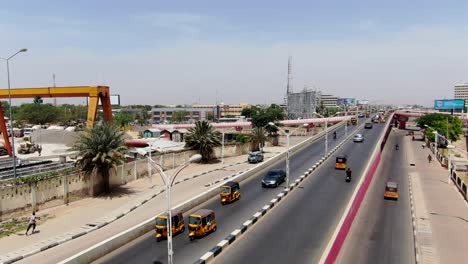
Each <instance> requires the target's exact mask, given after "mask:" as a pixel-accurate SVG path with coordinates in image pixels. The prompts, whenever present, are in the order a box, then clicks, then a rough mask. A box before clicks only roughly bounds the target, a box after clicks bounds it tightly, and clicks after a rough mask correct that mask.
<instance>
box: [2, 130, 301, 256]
mask: <svg viewBox="0 0 468 264" xmlns="http://www.w3.org/2000/svg"><path fill="white" fill-rule="evenodd" d="M306 138H308V137H293V138H291V145H294V144H297V143H299V142H301V141H303V140H305V139H306ZM284 150H285V147H282V146H278V147H266V148H265V152H266V153H265V160H267V159H268V158H270V157H272V156H274V155H276V154H278V153H279V152H282V151H284ZM246 160H247V158H246V155H242V156H237V157H228V158H225V159H224V164H221V163H220V162H219V163H216V164H191V165H190V166H188V167H187V168H186V169H184V170H183V171H182V172H181V173H180V174H179V176H178V178H177V181H176V184H175V185H174V187H173V190H172V196H173V197H172V202H173V206H175V205H177V204H179V203H181V202H183V201H185V200H187V199H189V198H191V197H194V196H195V195H197V194H199V193H202V192H203V191H206V190H207V189H208V187H205V185H207V184H210V183H213V182H214V181H217V180H222V179H223V178H225V177H226V176H231V175H233V174H236V173H238V172H240V171H245V170H247V169H248V168H250V167H252V166H255V164H248V163H247V162H246ZM167 173H168V174H171V173H172V171H167ZM163 189H164V186H163V185H162V180H161V177H160V176H159V175H158V174H153V177H152V179H150V178H149V177H146V178H143V179H139V180H136V181H133V182H129V183H128V184H126V185H124V186H122V187H120V188H118V189H117V190H116V191H114V192H113V193H112V194H111V195H109V196H101V197H97V198H86V199H82V200H79V201H76V202H73V203H70V204H69V205H68V206H65V205H64V206H58V207H55V208H50V209H47V210H43V211H39V212H38V216H39V217H40V216H41V215H44V214H49V215H51V216H52V219H50V220H47V221H46V222H44V223H41V221H38V226H37V228H36V232H35V233H34V234H33V235H30V236H24V235H23V234H24V231H23V232H21V233H19V234H18V233H17V234H14V235H10V236H9V237H4V238H2V239H0V263H2V262H5V261H7V260H9V259H12V258H15V257H18V256H28V255H34V254H36V253H38V252H40V251H44V249H46V248H47V247H54V248H52V249H48V250H47V251H46V252H44V253H48V251H56V250H60V249H59V248H62V250H60V251H59V252H60V254H62V255H63V256H68V255H67V254H69V253H67V249H65V250H63V247H61V245H60V244H62V243H65V244H66V245H68V244H69V243H70V244H74V242H75V241H76V240H83V239H85V240H86V241H88V242H85V243H79V241H76V242H77V243H78V244H79V245H80V246H79V247H86V246H87V245H85V244H86V243H91V245H92V243H97V242H100V240H102V239H103V238H107V237H110V236H112V235H114V234H117V233H119V232H121V231H123V230H126V229H127V228H129V227H131V226H133V225H135V224H137V223H140V222H142V221H144V220H147V219H148V218H150V217H151V216H154V215H156V214H158V213H161V212H162V211H164V208H165V195H164V194H163V193H162V192H163ZM84 234H86V236H83V237H82V235H84ZM72 239H73V240H72ZM69 240H72V241H69ZM57 245H58V246H57ZM88 246H89V245H88ZM65 248H67V247H65ZM41 249H42V250H41ZM68 250H76V247H73V246H71V247H70V248H69V249H68ZM44 253H41V254H44ZM60 254H53V253H52V252H51V254H50V255H56V256H57V258H58V259H60ZM33 258H34V257H29V258H26V259H25V261H30V260H31V262H34V263H39V262H40V261H39V262H37V261H34V260H33ZM62 259H63V258H62ZM42 261H44V258H43V259H42ZM47 262H56V261H53V260H51V259H49V258H48V261H47Z"/></svg>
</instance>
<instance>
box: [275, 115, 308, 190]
mask: <svg viewBox="0 0 468 264" xmlns="http://www.w3.org/2000/svg"><path fill="white" fill-rule="evenodd" d="M268 125H270V126H272V127H276V128H277V129H279V130H281V131H283V132H284V133H285V134H286V145H287V151H286V186H288V187H289V153H290V144H289V136H290V135H291V134H292V133H294V132H296V131H297V130H299V129H300V128H304V127H307V126H308V124H302V126H300V127H298V128H296V129H294V130H293V131H292V132H289V130H285V129H282V128H280V127H278V126H277V125H275V124H274V123H273V122H270V123H268Z"/></svg>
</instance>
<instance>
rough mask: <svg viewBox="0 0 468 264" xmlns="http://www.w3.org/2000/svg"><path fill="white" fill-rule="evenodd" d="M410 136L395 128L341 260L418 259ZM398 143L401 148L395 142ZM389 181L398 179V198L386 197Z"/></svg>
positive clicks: (338, 261) (411, 261) (369, 261)
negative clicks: (410, 180) (410, 181)
mask: <svg viewBox="0 0 468 264" xmlns="http://www.w3.org/2000/svg"><path fill="white" fill-rule="evenodd" d="M404 140H409V137H406V138H405V137H404V135H403V132H402V131H399V132H392V133H391V134H390V137H389V139H388V145H387V146H386V147H385V149H384V152H383V153H382V154H383V155H382V163H381V165H380V167H379V169H378V170H377V172H376V177H375V178H374V180H373V181H372V184H371V185H370V187H369V191H368V193H367V195H366V197H365V198H364V201H363V204H362V207H361V209H360V210H359V213H358V214H357V215H356V219H355V220H354V224H353V226H352V228H351V230H350V233H349V234H348V237H347V239H346V241H345V243H344V244H343V249H342V250H341V252H340V255H339V256H338V258H337V263H382V264H390V263H408V264H411V263H415V254H414V253H415V252H414V242H413V229H412V224H411V221H412V220H411V209H410V202H409V195H408V178H407V177H408V176H407V175H408V167H409V164H408V159H407V157H406V155H407V154H406V153H407V152H406V151H405V149H404V148H403V147H402V146H404V144H403V141H404ZM395 144H398V145H399V146H400V150H398V151H396V150H395V148H394V146H395ZM387 181H393V182H396V183H398V193H399V199H398V201H391V200H384V199H383V195H384V188H385V183H386V182H387Z"/></svg>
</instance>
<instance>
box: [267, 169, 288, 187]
mask: <svg viewBox="0 0 468 264" xmlns="http://www.w3.org/2000/svg"><path fill="white" fill-rule="evenodd" d="M285 180H286V172H284V171H283V170H280V169H274V170H269V171H268V172H267V174H266V175H265V176H264V177H263V180H262V187H278V186H279V185H280V184H281V183H283V182H284V181H285Z"/></svg>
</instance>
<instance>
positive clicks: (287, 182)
mask: <svg viewBox="0 0 468 264" xmlns="http://www.w3.org/2000/svg"><path fill="white" fill-rule="evenodd" d="M288 132H289V131H288ZM289 135H290V134H289V133H287V134H286V144H287V148H288V151H287V152H286V186H288V187H289V151H290V150H289Z"/></svg>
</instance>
